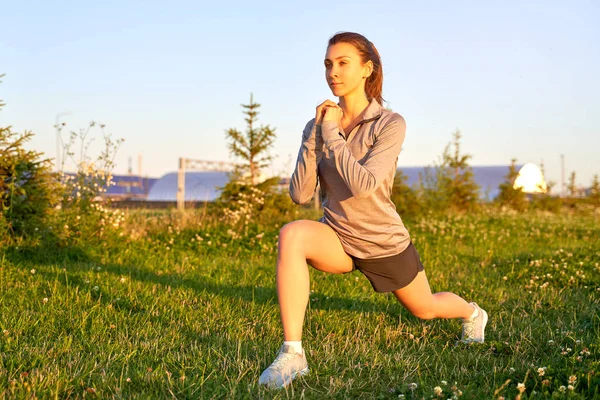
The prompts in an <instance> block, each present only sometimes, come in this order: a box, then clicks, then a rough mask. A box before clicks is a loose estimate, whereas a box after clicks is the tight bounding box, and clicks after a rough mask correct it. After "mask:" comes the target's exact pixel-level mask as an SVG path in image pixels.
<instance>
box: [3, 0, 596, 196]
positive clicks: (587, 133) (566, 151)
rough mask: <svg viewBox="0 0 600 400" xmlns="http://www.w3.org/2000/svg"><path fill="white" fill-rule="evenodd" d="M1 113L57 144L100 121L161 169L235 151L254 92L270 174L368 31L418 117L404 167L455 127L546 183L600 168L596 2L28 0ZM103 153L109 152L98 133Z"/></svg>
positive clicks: (495, 157) (7, 29)
mask: <svg viewBox="0 0 600 400" xmlns="http://www.w3.org/2000/svg"><path fill="white" fill-rule="evenodd" d="M0 15H1V16H2V23H1V24H0V74H5V76H4V77H3V78H0V79H1V80H2V83H0V99H1V100H3V101H4V103H6V106H5V107H4V108H3V109H2V111H0V126H7V125H11V126H12V128H13V130H14V131H16V132H24V131H26V130H30V131H32V132H33V133H34V137H33V139H32V140H31V142H30V143H28V145H27V146H28V148H31V149H34V150H37V151H40V152H43V153H44V154H45V155H46V156H47V157H49V158H54V157H55V156H56V148H57V138H56V131H55V128H54V125H55V123H56V121H57V120H58V121H59V122H60V123H65V124H66V126H65V128H64V131H63V137H64V138H65V139H66V137H67V134H68V132H69V131H79V130H80V129H84V128H85V127H86V126H87V125H88V123H89V122H90V121H97V122H99V123H103V124H105V125H106V128H105V129H106V131H107V132H109V133H111V134H112V136H113V138H123V139H124V140H125V141H124V143H123V144H122V145H121V146H120V148H119V150H118V153H117V156H116V159H115V160H116V167H115V173H126V172H127V170H128V166H129V159H132V160H133V162H132V165H133V171H134V173H137V172H138V157H139V155H141V157H142V174H143V175H144V176H150V177H160V176H162V175H163V174H165V173H168V172H172V171H175V170H176V169H177V166H178V159H179V157H187V158H191V159H198V160H215V161H236V160H235V159H232V158H231V157H230V154H229V150H228V147H227V141H226V138H225V131H226V130H227V129H229V128H236V129H238V130H242V131H243V130H245V128H246V125H245V122H244V115H243V114H242V111H243V110H242V107H241V104H247V103H248V102H249V100H250V94H251V93H252V94H253V96H254V100H255V101H256V102H257V103H259V104H261V107H260V109H259V111H260V115H259V121H258V122H259V124H263V125H269V126H270V127H272V128H275V133H276V135H277V140H276V142H275V145H274V147H273V148H272V150H271V154H272V155H273V156H274V157H275V159H274V162H273V165H272V166H271V167H270V171H267V173H269V172H270V173H272V174H281V175H288V174H290V173H291V171H292V170H293V167H294V162H295V159H296V156H297V152H298V149H299V145H300V141H301V135H302V129H303V128H304V126H305V124H306V122H307V121H308V120H310V119H311V118H312V117H313V116H314V111H315V107H316V106H317V105H318V104H320V103H321V102H322V101H324V100H325V99H332V100H336V98H335V97H333V95H332V93H331V92H330V90H329V88H328V87H327V84H326V82H325V74H324V71H325V70H324V67H323V58H324V56H325V51H326V46H327V41H328V39H329V38H330V37H331V36H332V35H334V34H335V33H336V32H339V31H354V32H359V33H361V34H363V35H365V36H366V37H367V38H368V39H369V40H370V41H371V42H373V43H374V44H375V46H376V47H377V48H378V50H379V52H380V54H381V57H382V63H383V71H384V86H383V97H384V99H385V100H386V101H387V102H386V103H385V104H384V105H385V106H387V107H389V108H391V109H392V110H393V111H394V112H397V113H399V114H401V115H402V116H403V117H404V118H405V120H406V122H407V133H406V139H405V142H404V146H403V149H402V152H401V154H400V157H399V160H398V165H399V166H425V165H433V164H434V163H436V162H438V161H439V157H440V155H441V154H442V152H443V150H444V147H445V146H446V145H447V144H448V143H449V142H450V141H451V139H452V133H453V132H454V131H455V130H456V129H459V130H460V131H461V132H462V135H463V139H462V147H461V150H462V151H463V152H464V153H466V154H470V155H471V156H472V159H471V160H470V161H471V164H472V165H508V164H510V161H511V159H512V158H516V159H517V163H519V164H524V163H528V162H531V163H535V164H538V165H539V164H540V163H541V162H543V164H544V167H545V171H546V179H547V180H549V181H554V182H556V183H557V186H560V184H561V182H562V173H561V171H562V169H561V155H562V156H563V157H564V171H565V176H566V177H567V178H568V176H569V175H570V174H571V172H573V171H574V172H576V180H577V183H578V184H579V185H581V186H589V185H590V183H591V181H592V177H593V175H594V174H600V161H599V157H598V152H599V150H600V77H599V75H598V71H600V24H599V23H598V21H599V20H600V3H599V2H596V1H562V2H557V1H525V2H523V1H504V2H481V1H452V2H450V1H423V2H415V1H398V0H394V1H392V0H383V1H376V2H366V1H364V0H363V1H354V0H346V1H337V0H332V1H327V2H324V1H312V0H305V1H302V2H285V1H253V2H246V1H230V2H215V1H211V2H207V1H200V2H199V1H178V0H172V1H169V2H165V1H143V2H142V1H113V0H106V1H103V2H82V1H63V0H56V1H52V2H48V1H27V0H24V1H18V2H17V1H13V2H2V3H0ZM90 135H92V136H91V137H95V139H94V141H93V142H92V144H91V145H90V148H89V151H88V152H89V154H90V155H97V154H98V152H99V149H100V144H101V143H102V136H101V133H100V131H98V130H92V131H91V133H90Z"/></svg>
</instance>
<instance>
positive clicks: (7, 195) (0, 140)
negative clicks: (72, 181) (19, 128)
mask: <svg viewBox="0 0 600 400" xmlns="http://www.w3.org/2000/svg"><path fill="white" fill-rule="evenodd" d="M2 76H3V75H0V78H1V77H2ZM3 105H4V104H3V102H2V101H0V108H1V107H2V106H3ZM32 137H33V133H31V132H28V131H27V132H25V133H23V134H21V135H19V134H17V133H15V132H12V130H11V127H10V126H7V127H0V220H1V221H0V225H1V226H0V228H1V229H3V230H4V232H0V233H5V232H8V233H9V236H10V235H13V234H16V235H22V234H27V233H33V232H34V231H39V232H40V233H41V232H42V231H43V228H44V227H45V225H46V220H47V217H48V215H49V214H50V213H52V212H53V208H54V206H55V205H56V204H57V203H58V201H59V191H60V187H59V183H58V180H57V179H56V176H55V174H54V173H53V172H52V163H51V162H50V160H49V159H45V158H43V157H42V156H43V154H42V153H38V152H36V151H31V150H25V149H24V148H23V146H24V144H25V143H26V142H27V141H29V140H31V138H32Z"/></svg>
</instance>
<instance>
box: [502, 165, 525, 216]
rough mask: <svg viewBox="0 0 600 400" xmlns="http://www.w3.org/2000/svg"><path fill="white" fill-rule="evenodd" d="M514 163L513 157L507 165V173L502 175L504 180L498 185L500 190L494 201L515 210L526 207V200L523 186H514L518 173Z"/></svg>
mask: <svg viewBox="0 0 600 400" xmlns="http://www.w3.org/2000/svg"><path fill="white" fill-rule="evenodd" d="M516 163H517V160H516V159H515V158H513V159H512V160H511V162H510V166H509V167H508V174H507V175H506V176H505V177H504V182H502V183H501V184H500V185H499V186H498V188H499V189H500V192H499V193H498V197H497V198H496V202H498V203H499V204H501V205H506V206H509V207H511V208H513V209H515V210H517V211H523V210H525V208H526V207H527V200H526V198H525V193H524V192H523V188H521V187H519V188H515V180H516V179H517V176H518V175H519V172H518V171H517V165H516Z"/></svg>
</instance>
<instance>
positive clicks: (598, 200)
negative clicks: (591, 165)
mask: <svg viewBox="0 0 600 400" xmlns="http://www.w3.org/2000/svg"><path fill="white" fill-rule="evenodd" d="M589 198H590V200H591V201H592V204H595V205H600V179H598V174H596V175H594V178H593V179H592V186H591V187H590V195H589Z"/></svg>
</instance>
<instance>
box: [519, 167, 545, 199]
mask: <svg viewBox="0 0 600 400" xmlns="http://www.w3.org/2000/svg"><path fill="white" fill-rule="evenodd" d="M513 187H514V188H515V189H518V188H521V190H522V191H523V192H524V193H546V192H547V191H548V186H547V185H546V180H545V179H544V174H542V171H541V170H540V169H539V168H538V166H537V165H535V164H531V163H530V164H525V165H523V167H522V168H521V169H520V170H519V174H518V175H517V178H516V179H515V183H514V185H513Z"/></svg>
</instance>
